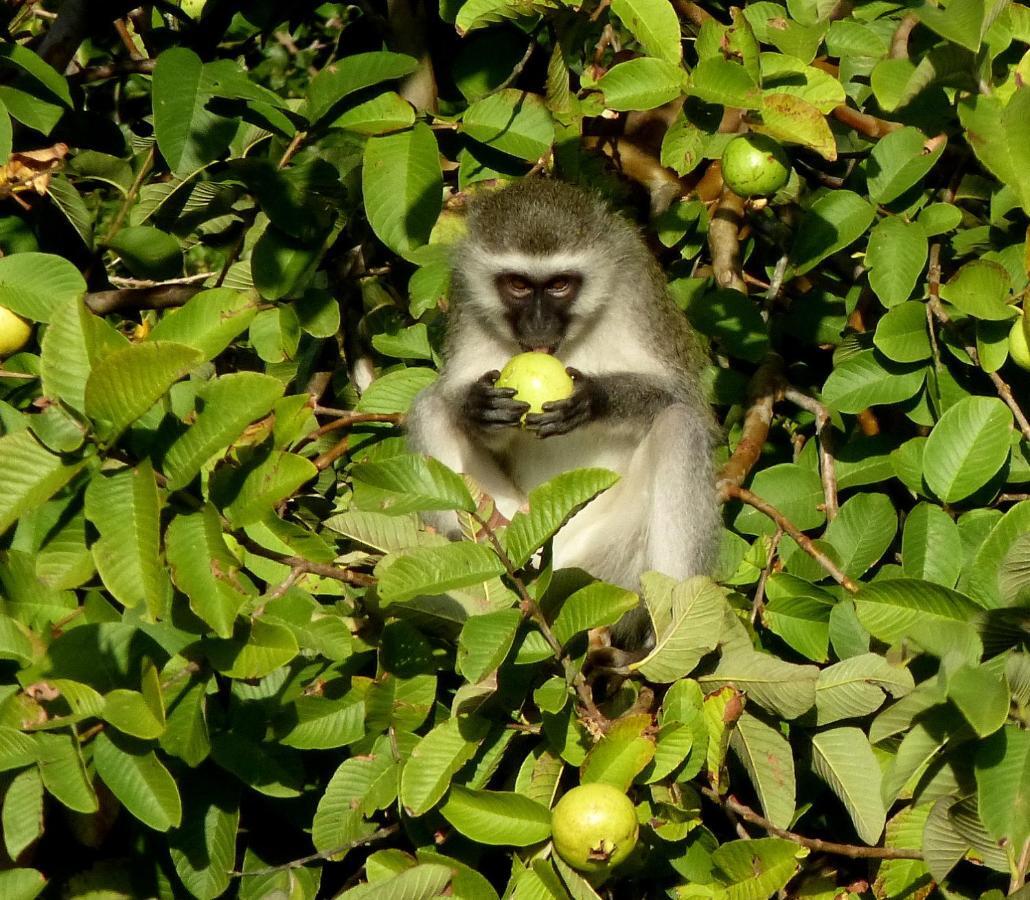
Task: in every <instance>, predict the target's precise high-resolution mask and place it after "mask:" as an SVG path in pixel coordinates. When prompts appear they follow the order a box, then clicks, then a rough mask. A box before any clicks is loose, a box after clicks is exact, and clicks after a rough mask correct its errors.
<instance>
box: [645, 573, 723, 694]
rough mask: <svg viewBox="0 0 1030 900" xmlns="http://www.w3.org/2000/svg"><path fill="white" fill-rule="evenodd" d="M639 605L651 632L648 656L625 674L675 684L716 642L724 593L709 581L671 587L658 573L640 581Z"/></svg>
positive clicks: (700, 578) (695, 580) (690, 581)
mask: <svg viewBox="0 0 1030 900" xmlns="http://www.w3.org/2000/svg"><path fill="white" fill-rule="evenodd" d="M641 584H642V585H643V588H644V603H645V604H646V606H647V611H648V613H650V616H651V622H652V625H653V626H654V632H655V643H654V647H652V648H651V651H650V652H649V653H648V654H647V656H645V657H644V658H643V659H642V660H640V661H639V662H636V663H633V664H632V665H631V666H630V668H632V669H633V670H634V671H639V672H640V673H641V674H642V675H643V676H644V677H645V678H647V679H648V680H649V681H657V682H661V683H667V682H671V681H676V680H677V679H679V678H682V677H684V676H685V675H687V674H689V673H690V672H691V671H693V669H694V667H695V666H696V665H697V664H698V662H700V660H701V657H702V656H704V655H705V654H706V653H709V652H710V651H711V650H713V649H714V648H715V646H716V644H718V642H719V636H720V634H721V628H720V625H721V622H722V618H723V614H724V611H725V609H726V599H725V593H724V591H723V589H722V588H721V587H719V585H717V584H716V583H715V582H713V581H712V580H711V579H709V578H705V577H703V576H698V577H695V578H688V579H687V580H686V581H682V582H679V583H677V582H676V581H675V579H672V578H669V577H668V576H667V575H661V574H659V573H658V572H646V573H644V575H642V576H641Z"/></svg>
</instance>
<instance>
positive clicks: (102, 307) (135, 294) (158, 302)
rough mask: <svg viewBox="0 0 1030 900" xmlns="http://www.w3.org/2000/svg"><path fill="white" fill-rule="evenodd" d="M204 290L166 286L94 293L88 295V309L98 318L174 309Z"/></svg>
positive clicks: (185, 286) (192, 287) (86, 300)
mask: <svg viewBox="0 0 1030 900" xmlns="http://www.w3.org/2000/svg"><path fill="white" fill-rule="evenodd" d="M202 290H203V288H201V287H197V286H194V285H176V284H173V285H166V286H162V287H154V288H141V289H139V290H130V289H126V290H120V291H94V292H93V293H91V294H86V296H85V302H86V307H87V308H88V309H89V310H90V311H91V312H94V313H96V314H97V315H98V316H106V315H108V314H110V313H116V312H126V311H133V312H135V311H138V310H141V309H172V308H173V307H177V306H184V305H185V304H186V301H188V300H189V299H190V298H191V297H193V296H194V295H195V294H198V293H200V291H202Z"/></svg>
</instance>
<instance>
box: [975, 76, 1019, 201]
mask: <svg viewBox="0 0 1030 900" xmlns="http://www.w3.org/2000/svg"><path fill="white" fill-rule="evenodd" d="M958 114H959V120H960V121H961V122H962V127H963V128H965V129H966V131H965V136H966V139H967V140H968V141H969V145H970V146H971V147H972V148H973V152H974V153H976V156H977V158H978V159H979V160H980V162H982V163H983V164H984V166H985V167H986V168H987V169H988V170H989V171H990V172H991V173H992V174H993V175H994V176H995V177H997V178H998V180H999V181H1001V183H1002V184H1005V185H1008V186H1009V187H1010V188H1011V189H1012V190H1013V191H1014V192H1015V194H1016V197H1018V198H1019V205H1020V206H1022V207H1023V208H1024V209H1027V208H1030V90H1027V89H1026V88H1025V87H1024V88H1022V89H1020V90H1017V91H1016V92H1015V94H1013V96H1012V98H1011V99H1010V100H1009V101H1008V103H1007V104H1006V103H1005V102H1004V101H1002V100H1001V99H1000V98H998V97H995V96H987V95H984V94H981V93H979V92H974V93H972V94H970V95H967V96H966V97H964V98H963V99H962V100H960V101H959V105H958Z"/></svg>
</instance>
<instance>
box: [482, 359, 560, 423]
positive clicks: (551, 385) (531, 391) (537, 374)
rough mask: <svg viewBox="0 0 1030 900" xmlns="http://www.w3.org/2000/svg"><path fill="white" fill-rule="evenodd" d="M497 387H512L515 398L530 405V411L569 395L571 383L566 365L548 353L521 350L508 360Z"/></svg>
mask: <svg viewBox="0 0 1030 900" xmlns="http://www.w3.org/2000/svg"><path fill="white" fill-rule="evenodd" d="M497 387H501V388H514V389H515V399H516V400H521V401H522V402H523V403H528V404H529V411H530V412H531V413H538V412H543V408H544V404H545V403H549V402H550V401H551V400H564V399H565V398H566V397H571V396H572V391H573V383H572V379H571V378H570V377H569V373H568V372H566V371H565V364H564V363H563V362H562V361H561V360H560V359H558V358H557V357H555V356H551V354H550V353H535V352H533V353H520V354H519V355H518V356H513V357H512V358H511V359H510V360H508V364H507V365H506V366H505V367H504V368H503V369H502V370H501V377H500V378H498V379H497Z"/></svg>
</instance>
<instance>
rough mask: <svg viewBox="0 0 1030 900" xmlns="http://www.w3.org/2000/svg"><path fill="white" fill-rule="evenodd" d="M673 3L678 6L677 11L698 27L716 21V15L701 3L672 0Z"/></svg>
mask: <svg viewBox="0 0 1030 900" xmlns="http://www.w3.org/2000/svg"><path fill="white" fill-rule="evenodd" d="M672 5H673V6H674V7H675V8H676V12H678V13H679V14H680V15H681V16H683V18H684V19H686V20H687V21H688V22H690V23H691V24H692V25H696V26H697V27H698V28H700V27H701V26H702V25H704V24H705V22H713V21H715V16H713V15H712V14H711V13H710V12H709V11H708V10H707V9H705V8H704V7H703V6H701V4H699V3H692V2H691V0H672Z"/></svg>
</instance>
